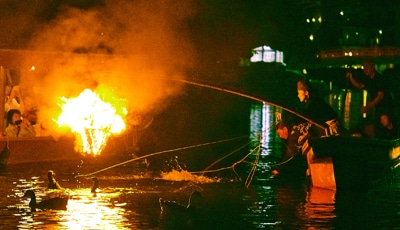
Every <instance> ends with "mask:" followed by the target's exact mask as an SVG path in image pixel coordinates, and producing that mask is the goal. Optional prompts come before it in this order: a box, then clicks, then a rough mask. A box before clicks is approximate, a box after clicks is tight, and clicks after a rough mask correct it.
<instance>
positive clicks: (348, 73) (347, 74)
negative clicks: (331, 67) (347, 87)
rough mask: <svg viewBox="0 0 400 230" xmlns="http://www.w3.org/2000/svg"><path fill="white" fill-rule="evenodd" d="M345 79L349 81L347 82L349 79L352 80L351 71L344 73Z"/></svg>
mask: <svg viewBox="0 0 400 230" xmlns="http://www.w3.org/2000/svg"><path fill="white" fill-rule="evenodd" d="M346 78H347V79H349V80H350V79H351V78H353V73H352V72H351V71H347V72H346Z"/></svg>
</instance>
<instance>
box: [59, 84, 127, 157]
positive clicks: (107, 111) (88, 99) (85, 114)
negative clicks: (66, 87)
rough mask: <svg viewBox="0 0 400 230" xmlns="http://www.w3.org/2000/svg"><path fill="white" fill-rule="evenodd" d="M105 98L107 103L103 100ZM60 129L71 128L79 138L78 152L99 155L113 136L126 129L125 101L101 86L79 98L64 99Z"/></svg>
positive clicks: (87, 90) (77, 138)
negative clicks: (62, 127) (61, 127)
mask: <svg viewBox="0 0 400 230" xmlns="http://www.w3.org/2000/svg"><path fill="white" fill-rule="evenodd" d="M102 98H103V100H102ZM60 107H61V110H62V112H61V114H60V115H59V117H58V119H57V121H56V122H57V124H58V125H59V126H67V127H69V128H70V129H71V131H72V132H73V133H74V134H75V136H76V143H75V150H76V151H78V152H81V153H87V154H94V155H98V154H100V153H101V151H102V150H103V148H104V147H105V146H106V143H107V140H108V138H109V137H110V136H111V135H116V134H120V133H122V132H123V131H124V130H125V129H126V124H125V116H126V114H127V109H126V107H125V103H124V100H122V99H119V98H117V97H116V96H115V95H113V93H112V92H111V91H110V90H107V89H106V88H105V87H99V88H97V89H96V91H95V92H93V91H92V90H90V89H85V90H83V91H82V92H81V93H80V95H79V96H78V97H75V98H69V99H68V98H65V97H62V98H61V100H60Z"/></svg>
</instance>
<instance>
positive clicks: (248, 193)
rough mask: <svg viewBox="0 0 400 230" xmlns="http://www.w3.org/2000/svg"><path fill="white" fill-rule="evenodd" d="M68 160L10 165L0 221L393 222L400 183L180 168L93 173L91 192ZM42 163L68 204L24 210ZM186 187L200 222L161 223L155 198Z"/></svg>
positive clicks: (153, 224)
mask: <svg viewBox="0 0 400 230" xmlns="http://www.w3.org/2000/svg"><path fill="white" fill-rule="evenodd" d="M73 164H74V162H70V164H65V162H64V163H62V164H61V163H51V164H49V163H47V164H34V165H19V166H11V167H9V169H8V171H7V172H6V173H3V174H2V175H1V190H0V192H1V198H0V202H1V209H0V218H1V221H0V228H1V229H400V226H399V225H398V224H399V223H400V186H395V185H394V186H391V188H390V189H388V188H385V189H374V190H369V191H367V192H362V193H361V192H359V193H358V192H355V191H353V192H349V193H343V194H340V196H339V194H336V192H335V191H334V190H326V189H319V188H313V187H311V186H310V185H309V181H308V179H307V178H306V177H302V176H298V177H296V178H295V179H282V178H279V175H278V176H271V174H270V172H268V171H267V170H266V171H263V170H257V171H256V173H255V177H254V178H253V180H252V181H251V184H250V185H249V187H248V188H246V186H245V181H244V180H241V181H240V180H238V179H237V178H236V179H235V178H234V177H226V178H218V177H206V176H196V175H194V174H189V173H187V172H186V171H181V172H178V171H173V172H170V173H165V174H162V176H160V177H154V176H150V175H146V174H143V173H139V172H132V173H127V170H126V169H124V170H112V172H108V173H106V174H103V175H99V176H98V178H99V180H100V189H98V193H97V194H96V195H95V196H94V195H93V194H92V193H90V188H89V187H90V186H91V184H92V182H91V181H90V180H89V179H86V178H75V175H76V173H77V172H79V171H82V168H79V165H78V164H77V165H73ZM47 169H53V170H55V172H56V173H57V175H56V178H57V179H58V180H59V183H60V184H61V185H62V186H63V187H65V188H68V191H69V193H70V195H71V197H70V199H69V203H68V206H67V210H59V211H54V210H51V211H50V210H49V211H37V212H31V210H30V209H29V207H28V201H29V199H27V198H22V195H23V191H24V190H26V189H28V188H29V189H31V188H33V189H35V190H36V191H37V195H38V196H39V197H44V190H45V189H46V186H47V178H46V174H47ZM89 170H95V167H94V168H89ZM83 171H86V170H83ZM245 178H246V177H244V179H245ZM393 183H394V184H395V182H393ZM399 183H400V181H399ZM192 190H197V191H200V193H201V194H202V202H203V205H202V206H201V211H200V212H198V214H199V217H201V221H197V222H193V223H192V224H191V225H188V226H186V225H184V226H182V222H177V223H174V222H172V223H168V225H165V224H164V223H165V221H164V220H161V219H160V218H159V217H160V206H159V198H163V199H165V200H174V201H177V202H179V203H182V204H185V205H186V204H187V201H188V197H189V195H190V193H191V192H192ZM44 199H45V198H44Z"/></svg>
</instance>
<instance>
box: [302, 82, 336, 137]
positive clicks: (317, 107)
mask: <svg viewBox="0 0 400 230" xmlns="http://www.w3.org/2000/svg"><path fill="white" fill-rule="evenodd" d="M297 96H298V98H299V100H300V102H301V106H300V108H299V112H300V113H301V114H302V115H304V116H305V117H307V118H310V119H311V120H313V121H315V122H317V123H319V124H326V128H328V127H329V128H330V132H331V134H337V132H338V127H337V126H338V124H337V118H338V117H337V114H336V112H335V111H334V110H333V109H332V107H330V106H329V105H328V104H327V103H326V102H325V101H324V100H323V99H322V98H320V97H318V96H317V95H316V94H315V93H312V92H311V89H310V87H309V84H308V82H307V81H305V80H302V79H301V80H299V81H298V82H297ZM321 131H322V130H319V132H320V133H321Z"/></svg>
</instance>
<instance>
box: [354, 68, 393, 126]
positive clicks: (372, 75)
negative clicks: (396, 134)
mask: <svg viewBox="0 0 400 230" xmlns="http://www.w3.org/2000/svg"><path fill="white" fill-rule="evenodd" d="M363 73H364V75H365V76H366V78H365V79H364V80H363V81H359V80H357V79H356V78H355V77H354V76H353V74H352V72H351V71H348V72H347V73H346V77H347V79H348V80H349V82H350V83H351V84H352V85H353V86H354V87H355V88H356V89H360V90H361V89H365V90H367V92H368V94H369V95H370V96H371V100H369V101H368V102H367V104H366V105H365V106H364V107H362V108H361V113H368V112H370V111H371V110H373V109H375V116H372V117H373V118H376V120H377V119H379V116H380V115H381V114H382V113H383V112H385V111H388V110H393V100H392V95H391V93H390V90H389V88H388V85H387V84H386V82H385V79H384V78H383V76H382V75H381V74H380V73H378V72H377V71H376V69H375V65H374V63H372V62H371V61H370V60H366V61H364V63H363Z"/></svg>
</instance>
